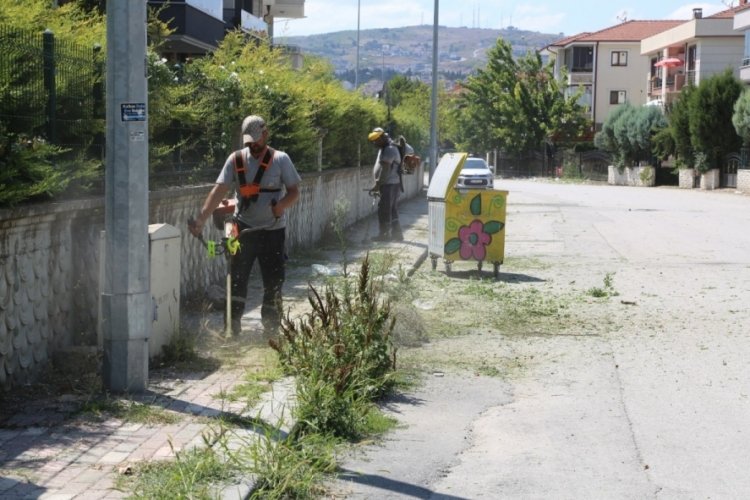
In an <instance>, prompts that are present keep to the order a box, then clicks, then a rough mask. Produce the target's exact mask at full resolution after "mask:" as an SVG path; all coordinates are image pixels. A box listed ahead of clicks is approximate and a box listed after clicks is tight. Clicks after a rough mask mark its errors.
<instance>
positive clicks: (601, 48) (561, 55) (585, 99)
mask: <svg viewBox="0 0 750 500" xmlns="http://www.w3.org/2000/svg"><path fill="white" fill-rule="evenodd" d="M683 22H684V21H673V20H668V21H635V20H633V21H625V22H623V23H621V24H618V25H615V26H611V27H609V28H605V29H602V30H600V31H596V32H593V33H592V32H584V33H579V34H578V35H574V36H570V37H567V38H563V39H562V40H559V41H557V42H554V43H552V44H550V45H548V46H547V47H545V48H544V49H543V50H545V51H546V52H547V53H548V54H549V55H550V57H552V58H554V61H555V67H554V71H555V76H556V77H558V78H559V77H561V76H562V75H565V76H566V89H565V92H566V93H567V94H568V95H571V94H574V93H575V92H577V91H578V90H579V89H581V88H582V89H583V95H582V96H581V98H580V100H579V103H580V104H581V105H582V106H584V108H585V110H586V114H587V116H588V117H589V118H590V119H591V120H592V122H593V123H594V131H598V130H600V129H601V126H602V123H603V122H604V120H606V118H607V116H608V115H609V113H610V112H611V111H612V109H613V108H615V107H616V106H618V105H620V104H622V103H625V102H629V103H631V104H633V105H636V106H638V105H642V104H646V102H648V96H647V93H646V91H645V89H644V86H643V75H644V74H645V73H646V72H647V71H648V69H649V65H650V59H649V58H648V57H647V56H644V55H641V42H642V41H643V40H644V39H646V38H649V37H652V36H654V35H655V34H657V33H661V32H663V31H666V30H669V29H671V28H674V27H676V26H679V25H680V24H682V23H683Z"/></svg>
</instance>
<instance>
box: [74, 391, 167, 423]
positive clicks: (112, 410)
mask: <svg viewBox="0 0 750 500" xmlns="http://www.w3.org/2000/svg"><path fill="white" fill-rule="evenodd" d="M78 414H79V415H84V416H90V417H93V418H96V419H106V418H111V417H114V418H117V419H120V420H122V421H124V422H129V423H137V424H145V425H159V424H174V423H177V422H179V421H180V420H181V418H180V416H179V415H178V414H176V413H174V412H171V411H168V410H165V409H164V408H161V407H158V406H152V405H147V404H143V403H138V402H135V401H130V400H123V399H113V398H111V397H103V398H96V399H90V400H89V401H87V402H85V403H84V404H83V405H82V406H81V407H80V408H79V410H78Z"/></svg>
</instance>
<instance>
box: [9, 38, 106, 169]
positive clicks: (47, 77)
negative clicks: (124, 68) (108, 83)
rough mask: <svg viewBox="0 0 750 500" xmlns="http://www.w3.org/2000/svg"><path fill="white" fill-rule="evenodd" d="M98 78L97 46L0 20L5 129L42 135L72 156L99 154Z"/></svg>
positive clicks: (100, 70)
mask: <svg viewBox="0 0 750 500" xmlns="http://www.w3.org/2000/svg"><path fill="white" fill-rule="evenodd" d="M102 80H103V58H102V57H101V54H100V49H99V48H98V47H84V46H81V45H78V44H75V43H72V42H70V41H67V40H62V39H59V38H56V37H55V35H54V34H53V33H52V32H50V31H45V32H43V33H38V32H32V31H30V30H22V29H18V28H11V27H8V26H2V25H0V121H1V122H2V124H3V126H4V128H5V129H6V131H7V132H6V133H12V134H15V135H20V136H25V137H39V138H43V139H45V140H46V141H47V142H48V143H51V144H55V145H59V146H61V147H64V148H66V149H67V150H68V151H69V152H70V153H69V154H70V155H71V156H80V155H83V156H85V157H90V156H91V155H92V154H94V153H98V154H100V153H101V151H102V147H101V144H99V147H96V145H95V143H96V142H100V141H101V138H102V132H103V125H104V99H103V95H104V92H103V90H104V89H103V81H102ZM92 146H93V147H92ZM100 158H101V157H100Z"/></svg>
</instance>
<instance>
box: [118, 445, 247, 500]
mask: <svg viewBox="0 0 750 500" xmlns="http://www.w3.org/2000/svg"><path fill="white" fill-rule="evenodd" d="M240 472H241V469H240V467H238V466H237V464H236V463H235V462H233V461H232V460H227V459H225V458H222V456H221V455H220V454H219V453H217V452H216V451H215V450H214V449H213V448H211V447H206V448H194V449H191V450H188V451H183V452H177V453H176V454H175V459H174V460H169V461H155V462H144V463H138V464H136V465H134V466H133V469H132V470H131V475H128V476H126V475H121V476H118V480H117V482H116V484H115V486H116V487H117V489H120V490H123V491H130V492H131V493H132V496H131V498H143V499H150V500H173V499H180V500H182V499H190V500H204V499H205V500H208V499H214V498H216V487H217V485H220V484H222V483H227V482H229V481H231V480H233V478H235V477H238V476H239V474H240Z"/></svg>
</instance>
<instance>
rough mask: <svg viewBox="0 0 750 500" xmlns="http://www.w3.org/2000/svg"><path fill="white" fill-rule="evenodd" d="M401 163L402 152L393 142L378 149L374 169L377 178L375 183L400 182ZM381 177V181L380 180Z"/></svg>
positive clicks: (374, 175)
mask: <svg viewBox="0 0 750 500" xmlns="http://www.w3.org/2000/svg"><path fill="white" fill-rule="evenodd" d="M400 164H401V154H399V152H398V148H397V147H396V146H395V145H394V144H393V143H392V142H391V143H390V144H388V145H387V146H386V147H384V148H380V151H378V158H377V159H376V160H375V167H373V169H372V175H373V177H374V178H375V184H376V185H381V184H399V183H400V182H401V180H400V179H399V177H398V166H399V165H400ZM378 179H380V182H378Z"/></svg>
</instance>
